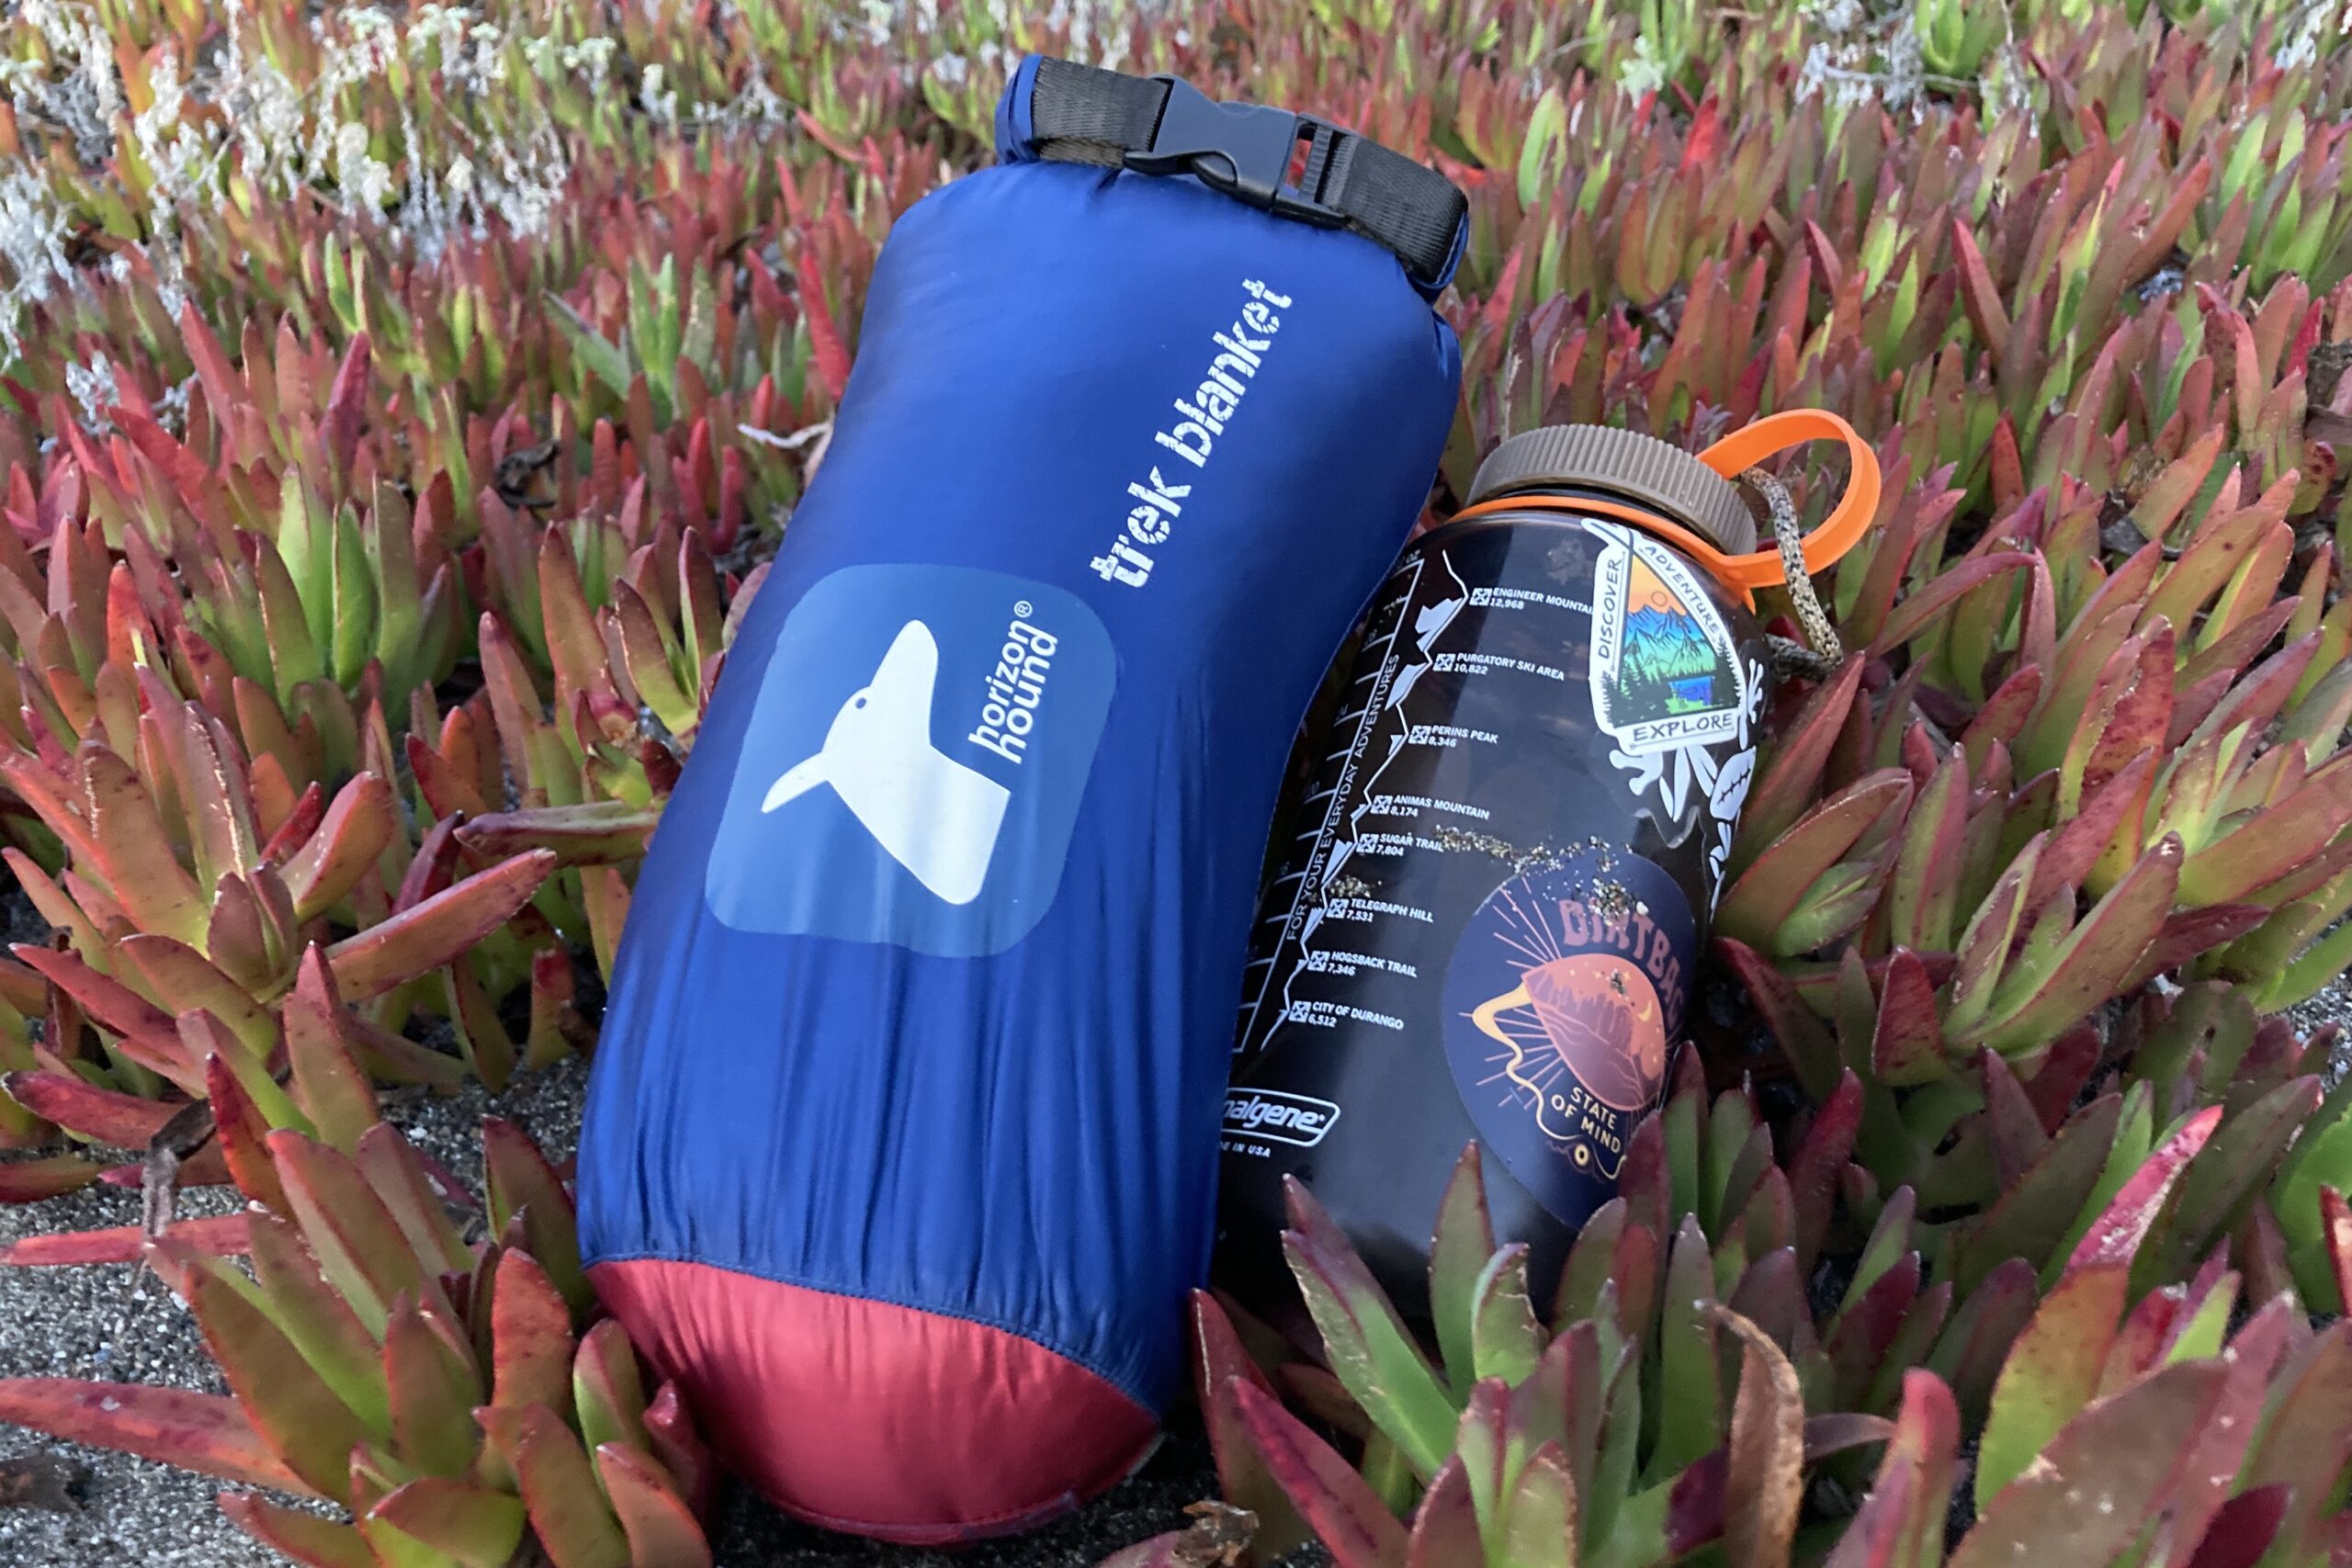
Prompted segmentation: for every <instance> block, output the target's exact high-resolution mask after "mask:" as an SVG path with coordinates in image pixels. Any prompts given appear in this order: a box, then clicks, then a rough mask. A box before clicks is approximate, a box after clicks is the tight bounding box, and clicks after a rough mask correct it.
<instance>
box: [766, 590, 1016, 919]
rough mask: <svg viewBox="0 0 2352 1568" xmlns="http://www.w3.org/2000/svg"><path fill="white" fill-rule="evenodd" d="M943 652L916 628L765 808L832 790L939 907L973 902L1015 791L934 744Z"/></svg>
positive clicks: (894, 643)
mask: <svg viewBox="0 0 2352 1568" xmlns="http://www.w3.org/2000/svg"><path fill="white" fill-rule="evenodd" d="M938 675H939V644H938V642H937V640H936V639H934V638H933V637H932V635H931V628H930V627H929V626H924V625H923V624H922V622H921V621H909V622H908V623H907V624H906V625H905V626H901V627H899V635H898V636H897V637H893V638H891V639H890V648H889V651H888V652H887V653H885V654H883V655H882V663H881V665H880V667H879V668H877V669H876V671H874V678H873V679H872V680H871V681H868V682H866V683H865V685H864V686H862V687H860V688H859V689H858V690H857V691H855V692H853V693H852V694H850V698H849V701H847V702H845V703H843V704H842V707H841V711H840V712H839V713H837V714H835V715H834V716H833V722H832V725H831V728H828V729H827V730H826V731H825V744H824V747H823V748H822V750H819V751H818V753H817V754H816V755H815V756H813V757H811V758H809V759H808V760H807V761H803V762H800V763H797V764H796V765H795V766H793V767H791V768H789V769H786V772H785V773H784V774H783V776H782V777H780V778H778V779H777V780H776V781H775V784H771V785H769V786H768V793H767V798H766V799H765V800H763V801H762V802H761V803H760V810H761V811H762V812H763V813H764V812H770V811H774V810H775V808H776V807H779V806H782V805H784V804H786V802H787V801H790V800H793V799H796V798H797V797H798V796H800V795H805V794H807V793H808V792H809V791H810V790H812V789H815V788H816V787H817V786H818V785H819V784H831V785H832V786H833V791H834V793H835V794H837V795H840V796H841V797H842V804H843V805H845V806H847V807H849V808H850V812H851V814H852V815H853V816H854V817H855V818H857V819H858V821H859V822H860V823H861V824H863V825H864V827H865V830H866V831H867V832H869V833H871V834H873V835H874V839H875V841H876V843H878V844H880V845H881V846H882V848H883V850H884V851H885V852H887V853H888V855H889V857H890V858H891V859H892V860H894V861H897V862H898V863H899V864H900V865H902V866H904V867H906V868H907V870H909V871H910V872H911V873H913V874H914V877H915V880H916V881H918V882H920V883H922V885H923V886H925V887H927V888H929V889H930V890H931V891H932V892H933V893H934V894H936V895H937V896H938V897H940V898H941V899H943V900H944V901H945V902H947V903H950V904H968V903H970V902H971V901H972V900H973V899H975V898H977V897H979V895H980V887H981V885H982V884H984V883H985V882H986V881H987V880H988V874H989V860H990V859H991V858H993V857H994V855H995V853H996V840H997V832H998V830H999V829H1001V828H1002V827H1003V825H1004V808H1005V806H1006V803H1007V802H1008V801H1010V800H1011V799H1012V791H1010V790H1008V789H1006V788H1005V787H1004V785H1002V784H999V783H997V782H996V781H995V780H994V779H992V778H989V776H988V775H987V774H985V773H976V772H975V771H973V770H972V769H970V768H967V767H966V766H965V765H964V764H963V763H961V762H959V761H956V760H955V759H954V758H953V757H949V756H947V755H945V754H944V753H943V752H941V751H939V750H937V749H935V748H934V747H933V745H932V743H931V694H932V687H933V684H934V682H936V681H937V679H938Z"/></svg>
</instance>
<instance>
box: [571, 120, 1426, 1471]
mask: <svg viewBox="0 0 2352 1568" xmlns="http://www.w3.org/2000/svg"><path fill="white" fill-rule="evenodd" d="M1007 151H1008V152H1012V153H1014V154H1016V155H1017V154H1018V152H1019V149H1018V147H1017V146H1014V145H1009V146H1008V149H1007ZM1459 381H1460V362H1459V355H1458V350H1457V346H1456V344H1455V342H1454V338H1453V333H1452V332H1451V330H1450V329H1449V328H1448V327H1447V326H1446V325H1445V324H1444V323H1443V321H1441V320H1440V319H1439V318H1438V317H1437V316H1436V315H1435V314H1434V313H1433V312H1432V310H1431V309H1430V304H1429V302H1428V300H1427V299H1425V298H1423V297H1422V295H1421V294H1419V293H1418V292H1417V291H1416V290H1415V289H1414V288H1412V287H1411V285H1410V284H1409V283H1408V281H1407V279H1406V277H1405V276H1404V273H1403V269H1402V268H1401V267H1400V265H1399V264H1398V263H1397V261H1396V259H1395V258H1394V257H1392V256H1391V255H1389V254H1387V253H1385V251H1383V250H1381V249H1380V248H1379V247H1378V246H1376V245H1374V244H1373V243H1370V242H1368V241H1366V240H1364V239H1362V238H1359V237H1357V236H1354V235H1351V234H1348V233H1344V232H1339V231H1325V230H1317V229H1313V228H1309V227H1306V226H1304V225H1301V224H1297V223H1293V222H1288V221H1284V220H1279V219H1276V218H1274V217H1272V216H1270V215H1268V214H1265V213H1262V212H1259V211H1256V210H1253V209H1250V208H1248V207H1246V206H1244V205H1241V204H1239V203H1237V202H1235V201H1232V200H1230V199H1227V197H1221V196H1219V195H1216V193H1214V192H1211V191H1209V190H1207V189H1206V188H1205V187H1204V186H1200V185H1199V184H1197V183H1196V182H1194V181H1193V180H1191V179H1188V178H1172V177H1164V176H1154V175H1141V174H1134V173H1120V172H1114V171H1110V170H1105V169H1101V168H1093V167H1086V166H1080V165H1073V164H1047V163H1037V162H1023V161H1015V162H1009V163H1006V164H1000V165H999V166H997V167H995V168H992V169H989V170H987V171H985V172H982V173H979V174H976V175H971V176H969V177H967V178H965V179H961V180H958V181H956V182H955V183H954V184H952V185H951V186H947V187H945V188H944V189H943V190H941V191H939V192H937V193H935V194H933V195H932V196H930V197H927V198H925V199H924V200H923V201H922V202H921V203H920V204H918V205H917V206H916V207H914V208H913V209H910V211H909V212H908V213H906V214H905V215H904V216H903V217H902V218H901V219H900V220H899V224H898V226H897V228H896V230H895V231H893V233H892V235H891V237H890V239H889V242H888V245H887V246H886V247H885V248H884V250H883V252H882V254H881V257H880V260H879V263H878V265H877V266H876V272H875V276H874V279H873V284H872V288H871V291H870V297H869V299H868V302H867V306H866V310H865V318H864V322H863V327H862V330H861V333H860V339H859V344H858V356H857V360H856V364H855V368H854V372H853V374H852V376H851V378H850V382H849V387H848V390H847V392H846V395H845V396H844V398H843V400H842V406H841V409H840V412H839V417H838V420H837V421H836V424H835V428H834V431H833V434H832V437H831V446H830V448H829V449H828V451H827V453H826V455H825V457H824V460H823V462H822V464H821V467H820V471H819V473H818V474H817V476H816V477H815V479H813V481H812V482H811V484H810V486H809V492H808V494H807V496H806V498H805V499H804V500H803V502H801V504H800V506H799V508H798V510H797V512H796V513H795V514H794V516H793V518H792V520H791V523H790V525H789V527H788V529H787V530H786V536H785V538H784V542H783V544H782V547H781V548H780V550H779V552H778V554H777V556H776V559H775V567H774V570H773V571H772V573H771V575H770V576H769V578H768V579H767V581H766V582H765V584H764V586H763V587H762V588H761V590H760V592H759V593H758V597H757V600H756V602H755V603H754V604H753V605H752V608H751V609H750V611H749V613H748V615H746V617H745V620H744V623H743V626H742V630H741V636H740V637H739V638H738V639H737V641H736V643H735V645H734V647H733V649H732V651H731V653H730V655H729V660H728V663H727V667H726V671H725V675H724V677H723V678H722V679H721V680H720V682H718V689H717V692H716V694H715V695H714V697H713V699H712V703H711V706H710V711H709V713H708V716H707V718H706V720H705V722H704V724H703V726H702V728H701V732H700V734H699V736H698V737H697V739H696V740H695V747H694V750H693V755H692V758H691V760H690V761H689V762H688V764H687V766H686V768H685V770H684V778H683V779H682V780H681V782H680V784H679V786H678V788H677V791H676V793H675V794H674V795H673V797H672V799H671V801H670V803H669V806H668V807H667V809H666V811H665V812H664V815H663V817H662V823H661V827H660V830H659V831H658V833H657V834H656V835H655V837H654V840H653V843H652V846H651V850H650V854H649V856H648V858H647V860H646V862H645V864H644V866H643V869H642V872H641V874H640V875H639V881H638V884H637V887H636V892H635V898H634V902H633V905H632V908H631V910H630V915H629V919H628V929H627V933H626V935H625V937H624V939H623V941H622V943H621V947H620V953H619V957H618V963H617V970H616V975H615V976H614V983H613V986H612V989H611V995H610V998H609V1003H608V1009H607V1012H606V1017H605V1025H604V1029H603V1034H602V1041H601V1043H600V1045H599V1047H598V1051H597V1055H596V1060H595V1066H594V1075H593V1078H592V1083H591V1088H590V1093H589V1100H588V1107H587V1112H586V1121H585V1125H584V1128H583V1132H582V1146H581V1156H580V1162H579V1197H580V1221H581V1231H582V1247H583V1251H584V1253H585V1255H586V1258H587V1260H588V1261H589V1262H590V1263H591V1264H594V1263H600V1262H610V1261H618V1260H623V1259H636V1258H661V1259H674V1260H686V1261H693V1262H700V1263H705V1264H709V1265H715V1266H717V1267H718V1268H720V1269H728V1270H732V1271H735V1272H738V1273H741V1274H745V1275H750V1276H755V1277H757V1278H760V1279H764V1280H782V1281H786V1282H787V1283H791V1284H795V1285H799V1286H804V1287H809V1288H813V1289H816V1290H820V1291H826V1292H839V1293H841V1294H842V1295H845V1296H850V1297H857V1298H865V1299H869V1300H874V1301H878V1302H887V1303H897V1304H899V1305H901V1306H909V1307H914V1308H918V1309H922V1310H924V1311H928V1312H933V1313H937V1314H945V1315H947V1316H950V1317H956V1318H963V1319H968V1320H972V1321H975V1322H978V1323H982V1324H987V1325H995V1326H997V1327H1000V1328H1002V1329H1005V1330H1007V1331H1010V1332H1012V1333H1013V1334H1016V1335H1019V1336H1022V1337H1025V1338H1027V1339H1030V1340H1032V1341H1034V1342H1035V1343H1037V1344H1039V1345H1041V1346H1044V1347H1046V1348H1048V1349H1050V1350H1053V1351H1056V1352H1057V1353H1059V1354H1060V1355H1062V1356H1064V1357H1067V1358H1068V1359H1070V1360H1071V1361H1073V1362H1075V1363H1077V1364H1078V1365H1080V1366H1081V1367H1083V1368H1086V1369H1088V1370H1090V1371H1093V1372H1095V1373H1097V1374H1099V1375H1100V1376H1101V1377H1103V1378H1104V1379H1106V1380H1108V1381H1109V1382H1111V1383H1112V1384H1114V1386H1115V1387H1117V1388H1118V1389H1120V1390H1122V1391H1124V1392H1125V1393H1127V1394H1129V1395H1131V1396H1132V1397H1133V1398H1134V1399H1136V1401H1137V1402H1139V1403H1140V1404H1144V1405H1145V1406H1146V1407H1148V1408H1149V1409H1151V1410H1153V1411H1158V1410H1159V1409H1160V1408H1162V1407H1163V1406H1164V1404H1165V1402H1166V1401H1167V1399H1168V1397H1169V1396H1170V1393H1172V1391H1173V1390H1174V1388H1175V1387H1176V1386H1177V1384H1178V1382H1179V1381H1180V1379H1181V1377H1182V1371H1183V1362H1184V1352H1183V1347H1182V1300H1183V1293H1184V1292H1185V1291H1186V1290H1187V1289H1188V1288H1190V1287H1192V1286H1193V1285H1194V1284H1196V1283H1197V1282H1199V1281H1200V1280H1202V1278H1203V1277H1204V1272H1205V1269H1206V1264H1207V1259H1208V1251H1209V1245H1210V1239H1211V1226H1212V1213H1213V1199H1214V1192H1213V1187H1214V1183H1215V1179H1216V1159H1217V1132H1216V1127H1217V1118H1218V1114H1219V1110H1220V1106H1221V1103H1222V1098H1223V1092H1224V1089H1225V1084H1226V1073H1227V1064H1228V1053H1229V1049H1230V1044H1231V1032H1232V1020H1233V1008H1234V998H1235V996H1236V994H1237V990H1238V985H1239V978H1240V972H1241V966H1242V964H1243V962H1244V959H1245V950H1246V946H1247V937H1248V928H1249V925H1250V919H1251V916H1252V905H1253V900H1254V896H1255V891H1256V887H1255V885H1256V878H1257V874H1258V871H1259V865H1260V859H1261V853H1262V852H1263V849H1264V846H1265V836H1266V832H1267V826H1266V825H1267V822H1268V820H1269V818H1270V817H1271V816H1272V810H1273V807H1274V804H1275V795H1276V792H1277V789H1278V787H1279V784H1280V780H1281V774H1282V771H1283V762H1284V759H1285V754H1286V751H1287V749H1288V747H1289V744H1290V741H1291V739H1292V737H1293V734H1294V732H1295V728H1296V726H1297V725H1298V722H1299V720H1300V717H1301V716H1302V714H1303V712H1304V711H1305V708H1306V704H1307V703H1308V701H1309V699H1310V697H1311V695H1312V694H1313V692H1314V689H1315V687H1316V685H1317V682H1318V680H1319V678H1320V677H1321V675H1322V673H1323V671H1324V669H1325V667H1326V665H1327V663H1328V661H1329V659H1330V658H1331V656H1332V654H1333V652H1334V650H1335V649H1336V648H1337V646H1338V645H1339V643H1340V639H1341V638H1342V637H1343V636H1344V635H1345V633H1346V631H1347V629H1348V627H1349V626H1350V625H1351V622H1352V620H1353V618H1354V617H1355V616H1356V615H1359V614H1360V613H1361V611H1362V609H1363V605H1364V604H1365V603H1366V602H1367V600H1368V598H1369V597H1370V595H1371V594H1372V592H1374V589H1375V588H1376V586H1377V585H1378V583H1379V582H1380V581H1381V578H1382V576H1383V574H1384V573H1385V571H1386V570H1387V569H1388V567H1389V565H1390V563H1391V562H1392V561H1393V559H1394V558H1395V557H1396V555H1397V550H1398V548H1399V547H1400V546H1401V545H1402V543H1403V541H1404V538H1405V536H1406V535H1407V533H1408V530H1409V528H1410V526H1411V525H1412V522H1413V520H1414V518H1415V517H1416V516H1417V515H1418V513H1419V510H1420V508H1421V506H1422V504H1423V502H1424V501H1425V499H1426V497H1427V493H1428V490H1429V486H1430V479H1431V476H1432V474H1433V473H1434V471H1435V468H1436V466H1437V462H1438V458H1439V455H1440V450H1441V447H1442V443H1443V441H1444V438H1445V434H1446V432H1447V428H1448V426H1449V423H1450V422H1451V420H1452V417H1453V409H1454V406H1455V402H1456V399H1457V396H1458V390H1459ZM807 1354H808V1355H809V1356H810V1357H812V1358H821V1357H823V1356H825V1355H826V1354H827V1351H826V1348H825V1347H823V1346H820V1345H810V1346H809V1348H808V1349H807ZM958 1392H959V1391H958V1390H956V1389H955V1388H952V1387H943V1388H941V1389H939V1390H938V1391H937V1394H938V1397H939V1401H940V1404H939V1406H938V1410H939V1418H940V1419H942V1420H953V1419H954V1418H955V1411H956V1408H957V1395H958ZM1005 1440H1006V1441H1007V1442H1012V1443H1017V1442H1018V1441H1019V1440H1020V1435H1019V1434H1018V1433H1007V1434H1005Z"/></svg>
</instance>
